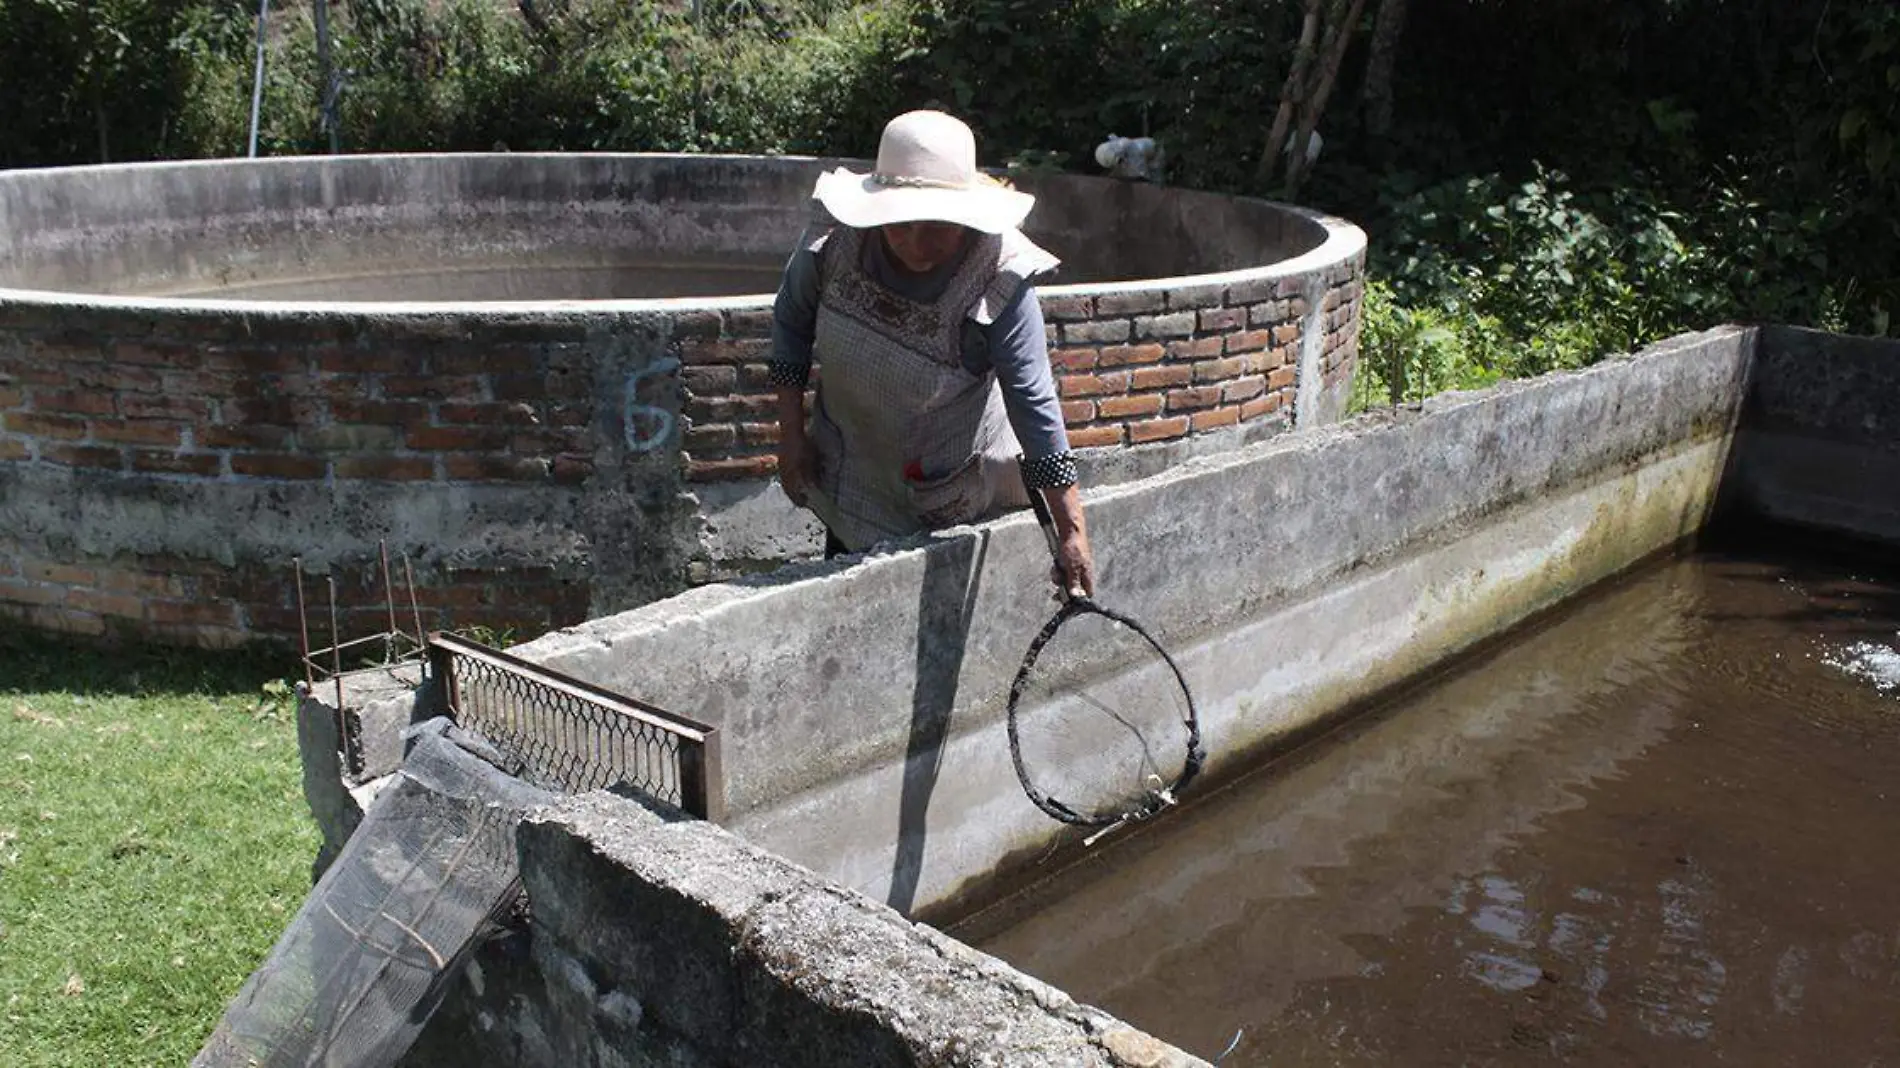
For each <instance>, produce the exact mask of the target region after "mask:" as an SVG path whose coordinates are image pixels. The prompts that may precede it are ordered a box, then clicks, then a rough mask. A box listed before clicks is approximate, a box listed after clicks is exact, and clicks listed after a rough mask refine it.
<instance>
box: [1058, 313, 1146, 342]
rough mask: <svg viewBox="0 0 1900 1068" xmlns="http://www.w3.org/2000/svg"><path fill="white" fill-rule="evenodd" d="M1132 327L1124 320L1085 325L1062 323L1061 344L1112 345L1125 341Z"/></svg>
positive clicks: (1097, 320)
mask: <svg viewBox="0 0 1900 1068" xmlns="http://www.w3.org/2000/svg"><path fill="white" fill-rule="evenodd" d="M1132 329H1133V328H1132V326H1131V325H1130V323H1129V322H1128V320H1126V319H1095V320H1091V321H1089V322H1085V323H1063V324H1062V344H1063V345H1064V346H1071V345H1112V344H1114V343H1116V342H1121V341H1127V340H1128V338H1129V335H1130V331H1131V330H1132Z"/></svg>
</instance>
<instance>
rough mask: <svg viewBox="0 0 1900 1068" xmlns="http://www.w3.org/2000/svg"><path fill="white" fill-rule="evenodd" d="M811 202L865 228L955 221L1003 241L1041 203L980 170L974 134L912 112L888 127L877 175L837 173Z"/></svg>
mask: <svg viewBox="0 0 1900 1068" xmlns="http://www.w3.org/2000/svg"><path fill="white" fill-rule="evenodd" d="M812 195H813V196H815V197H817V198H818V200H819V201H820V202H821V203H823V204H824V206H825V210H826V211H829V212H830V213H831V217H832V218H834V219H837V220H838V221H839V222H841V223H843V224H845V225H846V226H850V227H854V228H857V229H867V228H869V227H873V226H887V225H890V224H892V223H905V222H927V221H928V222H951V223H958V224H960V225H962V226H967V227H969V228H971V229H972V230H981V231H983V232H984V233H986V234H1000V233H1002V232H1003V231H1005V230H1008V229H1010V228H1011V227H1014V226H1017V225H1020V224H1021V223H1022V221H1023V220H1024V219H1025V218H1027V217H1028V215H1029V209H1030V208H1032V207H1034V206H1035V204H1036V198H1035V197H1033V196H1030V195H1029V194H1028V193H1021V192H1017V191H1016V190H1014V189H1010V188H1008V187H1006V186H1003V185H1001V184H999V183H997V182H996V181H995V180H993V179H991V178H989V177H988V176H987V175H984V174H982V173H981V172H979V171H978V170H977V169H976V135H974V134H972V133H971V132H970V128H969V127H968V126H966V125H964V124H963V121H962V120H961V119H958V118H956V117H954V116H951V115H946V114H944V113H943V112H941V111H910V112H906V113H904V114H902V115H899V116H898V117H896V118H894V119H892V120H891V121H890V122H889V123H886V124H885V126H884V136H883V137H882V138H880V139H879V140H878V144H877V169H876V170H874V171H872V172H871V173H870V174H857V173H854V172H852V171H849V170H846V169H845V168H843V167H840V168H838V169H837V170H835V171H832V172H830V173H828V174H824V175H821V176H819V178H818V186H817V188H815V189H814V190H812Z"/></svg>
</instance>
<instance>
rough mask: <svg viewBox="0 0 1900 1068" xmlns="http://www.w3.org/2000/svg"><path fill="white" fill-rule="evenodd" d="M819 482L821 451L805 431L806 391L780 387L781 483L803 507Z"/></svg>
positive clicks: (795, 501) (779, 475) (779, 479)
mask: <svg viewBox="0 0 1900 1068" xmlns="http://www.w3.org/2000/svg"><path fill="white" fill-rule="evenodd" d="M817 482H818V452H817V450H816V449H813V448H812V446H811V438H810V437H808V436H807V435H806V433H805V391H804V390H802V389H796V388H793V387H790V386H781V387H779V390H778V484H779V487H780V488H781V489H783V490H784V491H785V496H786V497H788V498H790V499H791V502H792V503H793V504H795V505H797V506H798V507H800V508H803V507H805V495H806V492H807V491H809V490H810V489H811V488H812V487H813V486H814V485H816V484H817Z"/></svg>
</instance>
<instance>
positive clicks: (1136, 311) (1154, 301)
mask: <svg viewBox="0 0 1900 1068" xmlns="http://www.w3.org/2000/svg"><path fill="white" fill-rule="evenodd" d="M1167 307H1168V292H1167V290H1165V289H1137V290H1122V291H1119V292H1109V293H1102V294H1099V295H1097V296H1096V298H1095V314H1097V315H1101V316H1110V315H1145V314H1149V313H1152V312H1159V311H1166V310H1167Z"/></svg>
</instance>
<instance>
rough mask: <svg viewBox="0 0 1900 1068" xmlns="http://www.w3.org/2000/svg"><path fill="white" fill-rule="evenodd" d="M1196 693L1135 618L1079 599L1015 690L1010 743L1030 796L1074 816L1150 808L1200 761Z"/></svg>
mask: <svg viewBox="0 0 1900 1068" xmlns="http://www.w3.org/2000/svg"><path fill="white" fill-rule="evenodd" d="M1194 723H1195V720H1194V705H1193V698H1192V697H1191V696H1190V694H1189V693H1188V690H1187V687H1186V685H1185V684H1184V683H1183V682H1182V680H1181V677H1180V675H1179V673H1178V672H1177V671H1176V670H1175V666H1174V664H1173V663H1172V662H1171V661H1170V660H1169V659H1168V656H1167V654H1166V653H1165V652H1163V651H1162V650H1161V648H1160V647H1159V646H1158V645H1156V644H1155V643H1154V642H1153V641H1151V640H1150V639H1149V638H1148V637H1147V636H1146V635H1145V634H1144V633H1143V632H1142V631H1141V630H1140V629H1139V628H1138V627H1136V626H1135V625H1134V624H1133V622H1132V621H1131V620H1128V619H1126V618H1123V617H1119V616H1117V615H1114V614H1112V613H1108V612H1106V611H1104V610H1101V609H1099V608H1096V607H1094V606H1091V605H1088V604H1086V603H1084V602H1076V603H1073V604H1071V605H1070V606H1069V607H1067V608H1065V609H1064V610H1063V611H1062V612H1061V613H1058V614H1057V616H1056V617H1055V618H1054V619H1052V620H1050V622H1049V625H1048V626H1047V627H1045V628H1044V629H1043V631H1042V633H1041V634H1040V635H1038V637H1037V640H1036V643H1034V644H1033V645H1032V646H1031V650H1030V656H1029V658H1027V659H1026V660H1025V662H1024V665H1023V668H1022V670H1021V672H1020V673H1019V674H1018V676H1017V679H1016V684H1015V686H1014V687H1012V689H1011V692H1010V745H1011V755H1012V756H1013V757H1014V758H1015V760H1016V769H1017V773H1018V774H1019V775H1020V776H1021V778H1022V780H1023V787H1024V789H1025V791H1026V792H1027V793H1028V794H1029V797H1030V799H1031V800H1032V801H1035V802H1036V804H1037V805H1038V806H1039V807H1041V808H1042V809H1043V810H1044V811H1045V812H1048V813H1049V814H1050V815H1053V816H1055V817H1056V818H1058V819H1063V820H1065V821H1067V822H1070V823H1078V824H1085V825H1102V824H1108V823H1113V822H1116V821H1118V820H1121V819H1124V818H1129V817H1136V816H1142V815H1149V814H1152V813H1153V812H1155V811H1157V810H1159V809H1160V808H1163V807H1165V806H1166V805H1168V804H1171V803H1172V801H1173V791H1174V790H1176V789H1178V788H1179V787H1180V786H1182V785H1184V784H1185V782H1186V780H1187V779H1188V778H1190V777H1192V775H1193V774H1194V772H1195V771H1196V770H1197V769H1198V767H1199V760H1200V754H1199V736H1198V734H1197V731H1196V728H1195V726H1194Z"/></svg>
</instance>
